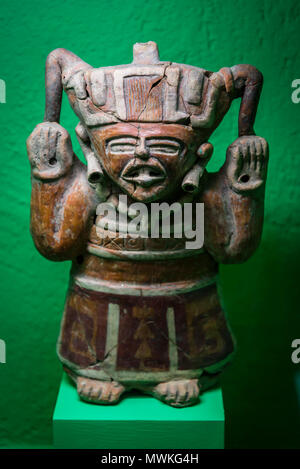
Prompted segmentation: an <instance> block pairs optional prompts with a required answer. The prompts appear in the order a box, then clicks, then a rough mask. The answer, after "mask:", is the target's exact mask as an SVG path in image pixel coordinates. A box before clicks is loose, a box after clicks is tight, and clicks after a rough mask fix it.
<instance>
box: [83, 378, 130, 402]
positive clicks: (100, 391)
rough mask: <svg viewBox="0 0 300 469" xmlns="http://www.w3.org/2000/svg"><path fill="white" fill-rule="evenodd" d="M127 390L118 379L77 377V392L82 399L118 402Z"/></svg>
mask: <svg viewBox="0 0 300 469" xmlns="http://www.w3.org/2000/svg"><path fill="white" fill-rule="evenodd" d="M124 391H125V388H124V386H122V385H121V384H119V383H117V382H116V381H99V380H97V379H89V378H84V377H81V376H80V377H78V378H77V392H78V395H79V397H80V398H81V399H83V400H84V401H88V402H94V403H95V404H116V403H117V402H119V400H120V397H121V395H122V394H123V392H124Z"/></svg>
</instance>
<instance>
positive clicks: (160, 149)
mask: <svg viewBox="0 0 300 469" xmlns="http://www.w3.org/2000/svg"><path fill="white" fill-rule="evenodd" d="M149 151H150V153H151V154H154V153H161V154H165V155H177V154H178V152H179V147H177V146H174V145H161V144H157V145H150V146H149Z"/></svg>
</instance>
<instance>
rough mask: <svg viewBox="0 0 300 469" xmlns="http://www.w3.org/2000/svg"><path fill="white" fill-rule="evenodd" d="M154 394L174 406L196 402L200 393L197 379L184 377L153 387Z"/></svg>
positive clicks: (184, 405) (186, 405)
mask: <svg viewBox="0 0 300 469" xmlns="http://www.w3.org/2000/svg"><path fill="white" fill-rule="evenodd" d="M152 392H153V396H154V397H156V398H157V399H159V400H161V401H163V402H165V403H166V404H168V405H171V406H173V407H188V406H191V405H193V404H196V402H197V401H198V398H199V394H200V387H199V385H198V380H197V379H182V380H177V381H167V382H166V383H160V384H158V385H157V386H155V388H153V391H152Z"/></svg>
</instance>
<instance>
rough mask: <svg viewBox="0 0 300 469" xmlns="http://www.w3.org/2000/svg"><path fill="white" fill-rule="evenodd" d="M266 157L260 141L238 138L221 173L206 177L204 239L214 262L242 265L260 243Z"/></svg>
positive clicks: (266, 152) (254, 137)
mask: <svg viewBox="0 0 300 469" xmlns="http://www.w3.org/2000/svg"><path fill="white" fill-rule="evenodd" d="M268 155H269V151H268V144H267V142H266V141H265V140H264V139H263V138H261V137H257V136H245V137H240V138H238V139H237V140H236V141H235V142H233V144H232V145H230V146H229V148H228V150H227V155H226V161H225V164H224V165H223V167H222V168H221V169H220V171H219V172H218V173H214V174H209V175H208V176H207V178H208V181H207V185H206V189H205V191H204V193H203V201H204V204H205V205H204V207H205V208H204V210H205V238H204V239H205V247H206V249H207V250H208V251H209V252H210V254H211V255H212V256H213V257H214V259H215V260H216V261H217V262H220V263H224V264H230V263H239V262H244V261H245V260H247V259H248V258H249V257H250V256H251V255H252V254H253V252H254V251H255V250H256V248H257V246H258V244H259V242H260V238H261V233H262V226H263V216H264V194H265V181H266V177H267V166H268Z"/></svg>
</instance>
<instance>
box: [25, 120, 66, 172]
mask: <svg viewBox="0 0 300 469" xmlns="http://www.w3.org/2000/svg"><path fill="white" fill-rule="evenodd" d="M27 152H28V158H29V161H30V164H31V168H32V174H33V175H34V176H35V177H36V178H38V179H44V180H53V179H58V178H59V177H61V176H64V175H65V174H66V173H67V172H68V171H69V169H70V168H71V166H72V164H73V150H72V143H71V138H70V135H69V133H68V132H67V131H66V129H64V128H63V127H62V126H61V125H59V124H57V123H56V122H43V123H42V124H38V125H37V126H36V127H35V129H34V130H33V132H32V133H31V135H30V136H29V137H28V139H27Z"/></svg>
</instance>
